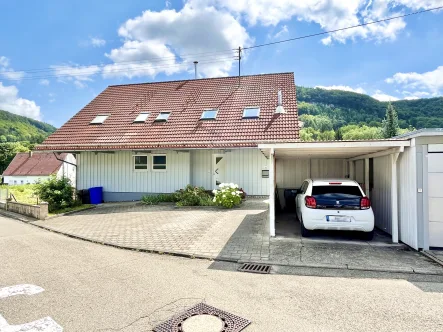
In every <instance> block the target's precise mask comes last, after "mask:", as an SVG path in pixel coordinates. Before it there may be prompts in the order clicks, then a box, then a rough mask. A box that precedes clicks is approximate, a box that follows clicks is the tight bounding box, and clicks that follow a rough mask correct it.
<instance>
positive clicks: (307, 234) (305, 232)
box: [300, 219, 311, 237]
mask: <svg viewBox="0 0 443 332" xmlns="http://www.w3.org/2000/svg"><path fill="white" fill-rule="evenodd" d="M300 225H301V226H300V227H301V236H302V237H310V236H311V231H310V230H309V229H306V228H305V225H304V224H303V219H300Z"/></svg>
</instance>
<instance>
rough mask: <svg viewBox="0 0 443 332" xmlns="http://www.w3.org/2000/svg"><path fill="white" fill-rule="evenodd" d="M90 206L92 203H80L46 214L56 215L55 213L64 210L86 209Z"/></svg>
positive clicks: (63, 211)
mask: <svg viewBox="0 0 443 332" xmlns="http://www.w3.org/2000/svg"><path fill="white" fill-rule="evenodd" d="M92 206H94V204H82V205H78V206H72V207H69V208H65V209H61V210H57V211H53V212H50V213H48V216H53V215H56V214H60V213H66V212H73V211H81V210H86V209H89V208H90V207H92Z"/></svg>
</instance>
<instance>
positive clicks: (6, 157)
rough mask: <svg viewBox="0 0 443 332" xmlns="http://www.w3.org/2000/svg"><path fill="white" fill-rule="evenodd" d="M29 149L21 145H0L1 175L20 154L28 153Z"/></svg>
mask: <svg viewBox="0 0 443 332" xmlns="http://www.w3.org/2000/svg"><path fill="white" fill-rule="evenodd" d="M27 151H29V149H28V148H27V147H26V146H23V145H22V144H20V143H1V144H0V174H1V173H3V171H4V170H5V169H6V167H8V165H9V163H10V162H11V161H12V159H14V157H15V155H16V154H17V153H18V152H27Z"/></svg>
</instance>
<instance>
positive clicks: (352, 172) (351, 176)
mask: <svg viewBox="0 0 443 332" xmlns="http://www.w3.org/2000/svg"><path fill="white" fill-rule="evenodd" d="M354 178H355V165H354V161H353V160H349V179H350V180H354Z"/></svg>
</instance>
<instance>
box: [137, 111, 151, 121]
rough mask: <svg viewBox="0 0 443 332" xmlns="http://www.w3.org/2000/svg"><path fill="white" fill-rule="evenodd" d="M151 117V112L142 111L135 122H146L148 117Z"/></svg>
mask: <svg viewBox="0 0 443 332" xmlns="http://www.w3.org/2000/svg"><path fill="white" fill-rule="evenodd" d="M148 117H149V112H141V113H140V114H139V115H137V117H136V118H135V119H134V122H145V121H146V119H147V118H148Z"/></svg>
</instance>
